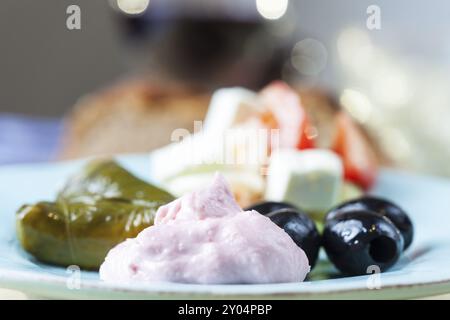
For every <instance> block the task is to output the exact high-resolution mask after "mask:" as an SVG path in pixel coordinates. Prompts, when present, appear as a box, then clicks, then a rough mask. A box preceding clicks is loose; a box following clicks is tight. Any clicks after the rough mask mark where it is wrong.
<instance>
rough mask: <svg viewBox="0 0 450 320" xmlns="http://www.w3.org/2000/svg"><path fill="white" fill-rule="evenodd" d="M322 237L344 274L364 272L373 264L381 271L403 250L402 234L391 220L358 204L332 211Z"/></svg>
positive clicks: (330, 254) (361, 273)
mask: <svg viewBox="0 0 450 320" xmlns="http://www.w3.org/2000/svg"><path fill="white" fill-rule="evenodd" d="M322 238H323V246H324V248H325V251H326V253H327V255H328V257H329V259H330V260H331V261H332V262H333V264H334V265H335V266H336V267H337V268H338V269H339V270H340V271H341V272H342V273H344V274H348V275H363V274H368V273H371V272H373V271H370V268H374V267H377V268H379V270H380V271H385V270H387V269H389V268H390V267H391V266H393V265H394V264H395V263H396V262H397V260H398V258H399V257H400V254H401V253H402V251H403V250H404V239H403V236H402V234H401V233H400V231H399V229H398V228H397V227H396V226H395V224H394V223H393V222H392V221H391V220H390V219H388V218H387V217H386V216H384V215H381V214H379V213H376V212H374V211H371V210H368V209H365V208H364V207H361V206H354V207H353V208H348V209H347V210H344V211H341V212H338V213H333V212H332V214H330V216H328V218H327V220H326V222H325V229H324V232H323V236H322ZM374 270H375V269H374Z"/></svg>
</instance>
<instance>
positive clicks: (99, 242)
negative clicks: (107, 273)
mask: <svg viewBox="0 0 450 320" xmlns="http://www.w3.org/2000/svg"><path fill="white" fill-rule="evenodd" d="M173 199H174V197H173V196H172V195H171V194H169V193H168V192H166V191H164V190H162V189H160V188H157V187H155V186H153V185H151V184H148V183H147V182H145V181H143V180H141V179H139V178H137V177H135V176H133V175H132V174H131V173H129V172H128V171H127V170H125V169H124V168H122V167H120V166H119V165H118V164H117V163H115V162H113V161H95V162H91V163H89V164H88V165H87V166H85V167H84V168H83V170H82V171H81V172H79V173H78V174H77V175H75V176H74V177H72V178H71V179H70V180H69V181H68V183H67V184H66V185H65V187H64V188H63V190H62V191H61V192H60V193H59V194H58V196H57V199H56V201H55V202H40V203H37V204H34V205H24V206H23V207H22V208H20V209H19V211H18V213H17V234H18V238H19V240H20V243H21V244H22V246H23V248H24V249H25V250H26V251H28V252H29V253H31V254H33V255H34V256H35V257H36V258H37V259H39V260H41V261H44V262H48V263H53V264H58V265H64V266H68V265H78V266H80V267H81V268H84V269H97V268H98V267H99V266H100V264H101V263H102V262H103V260H104V258H105V256H106V254H107V252H108V251H109V250H110V249H111V248H112V247H113V246H115V245H116V244H118V243H120V242H122V241H124V240H125V239H127V238H131V237H135V236H136V235H137V234H138V233H139V232H140V231H142V230H143V229H145V228H147V227H149V226H151V225H152V224H153V220H154V215H155V212H156V210H157V209H158V208H159V207H160V206H161V205H163V204H166V203H168V202H170V201H172V200H173Z"/></svg>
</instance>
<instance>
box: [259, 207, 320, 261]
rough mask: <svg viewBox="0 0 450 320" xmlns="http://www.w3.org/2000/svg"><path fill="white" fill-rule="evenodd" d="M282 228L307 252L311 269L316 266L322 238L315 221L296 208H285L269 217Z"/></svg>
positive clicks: (270, 214)
mask: <svg viewBox="0 0 450 320" xmlns="http://www.w3.org/2000/svg"><path fill="white" fill-rule="evenodd" d="M267 217H268V218H270V220H272V221H273V222H274V223H275V224H276V225H277V226H279V227H280V228H282V229H283V230H284V231H286V233H287V234H288V235H289V236H290V237H291V238H292V240H294V242H295V243H296V244H297V245H298V246H299V247H300V248H302V249H303V251H305V253H306V256H307V257H308V261H309V264H310V266H311V269H312V268H314V266H315V265H316V261H317V257H318V256H319V249H320V246H321V237H320V234H319V231H318V230H317V228H316V225H315V223H314V221H313V220H312V219H311V218H310V217H308V215H307V214H306V213H304V212H301V211H300V210H299V209H294V208H284V209H279V210H276V211H273V212H271V213H269V214H268V215H267Z"/></svg>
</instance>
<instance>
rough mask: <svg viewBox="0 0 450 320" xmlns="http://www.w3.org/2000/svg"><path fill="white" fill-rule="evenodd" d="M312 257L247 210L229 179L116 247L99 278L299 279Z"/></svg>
mask: <svg viewBox="0 0 450 320" xmlns="http://www.w3.org/2000/svg"><path fill="white" fill-rule="evenodd" d="M309 270H310V268H309V263H308V258H307V257H306V255H305V253H304V252H303V250H302V249H300V248H299V247H298V246H297V245H296V244H295V243H294V242H293V241H292V239H291V238H290V237H289V236H288V234H287V233H286V232H284V231H283V230H282V229H281V228H279V227H278V226H277V225H275V224H274V223H273V222H272V221H270V219H269V218H267V217H264V216H263V215H261V214H259V213H258V212H256V211H246V212H244V211H242V209H241V208H240V207H239V206H238V204H237V203H236V201H235V199H234V198H233V195H232V194H231V191H230V189H229V187H228V184H227V182H226V181H225V179H224V177H223V176H222V175H220V174H216V176H215V178H214V181H213V183H212V184H211V186H210V187H209V188H207V189H205V190H201V191H197V192H192V193H190V194H187V195H185V196H183V197H181V198H179V199H177V200H175V201H173V202H171V203H169V204H167V205H165V206H162V207H160V208H159V210H158V211H157V213H156V218H155V224H154V225H153V226H151V227H149V228H147V229H145V230H143V231H142V232H141V233H140V234H139V235H138V236H137V237H136V238H134V239H127V240H126V241H124V242H122V243H120V244H118V245H117V246H116V247H115V248H113V249H111V250H110V251H109V253H108V255H107V257H106V259H105V262H104V263H103V264H102V265H101V267H100V278H101V279H102V280H104V281H111V282H134V281H139V282H182V283H200V284H236V283H277V282H278V283H279V282H300V281H303V280H304V279H305V277H306V274H307V273H308V272H309Z"/></svg>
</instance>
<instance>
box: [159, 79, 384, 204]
mask: <svg viewBox="0 0 450 320" xmlns="http://www.w3.org/2000/svg"><path fill="white" fill-rule="evenodd" d="M306 97H307V98H306V99H305V100H306V101H308V107H305V105H304V104H303V100H302V99H301V97H300V95H299V93H298V91H296V90H294V89H292V88H290V87H289V86H288V85H287V84H286V83H283V82H281V81H275V82H273V83H271V84H269V85H268V86H266V87H265V88H263V89H262V90H261V91H260V92H252V91H250V90H247V89H244V88H237V87H235V88H224V89H220V90H218V91H216V92H215V93H214V94H213V96H212V99H211V103H210V106H209V109H208V112H207V115H206V118H205V121H204V124H203V126H202V127H201V128H199V129H200V130H198V131H196V132H195V133H194V134H193V135H190V136H187V137H185V136H183V138H182V139H180V140H181V141H179V142H175V143H173V144H171V145H169V146H167V147H164V148H162V149H159V150H157V151H155V152H154V153H153V161H152V172H155V174H156V179H157V180H158V181H161V183H162V185H163V186H164V187H165V188H167V189H168V190H169V191H170V192H172V193H174V194H176V195H182V194H183V193H185V192H187V191H192V190H195V189H189V185H191V184H192V185H193V186H195V188H199V187H204V186H205V185H206V182H207V181H208V179H209V178H210V177H211V176H212V175H213V174H214V172H215V171H221V172H223V173H224V174H225V175H226V176H227V178H228V179H229V181H230V184H231V188H232V190H233V192H234V194H235V196H236V197H237V199H238V202H239V204H240V205H241V206H243V207H246V206H248V205H250V204H251V203H252V202H256V201H257V200H261V201H262V200H263V198H264V194H265V195H266V196H271V193H272V191H273V190H274V188H272V187H273V186H271V184H270V174H268V172H267V170H268V166H269V168H270V167H277V165H276V164H275V165H273V162H274V161H275V162H276V160H273V158H274V157H272V158H271V155H272V154H275V153H277V151H278V150H283V151H284V150H291V151H292V152H291V154H294V151H296V153H298V154H299V155H298V156H297V157H300V158H301V157H302V156H300V154H304V157H305V158H306V157H307V156H306V155H307V154H308V152H309V149H313V150H317V149H319V150H325V149H327V150H333V151H334V152H335V153H336V154H337V156H334V155H332V154H331V152H329V153H328V154H329V156H328V157H326V156H325V155H323V156H320V157H323V158H328V159H329V160H328V161H329V162H332V161H333V160H331V158H334V159H339V161H341V162H342V164H341V165H339V166H340V167H342V168H343V169H341V171H343V172H344V174H341V173H337V174H339V175H341V176H342V177H340V178H336V180H335V181H336V185H335V186H333V187H332V189H333V190H331V191H330V192H328V193H326V194H325V197H324V198H325V199H324V201H323V203H317V202H318V198H315V199H312V203H308V202H306V203H303V202H302V203H300V204H299V203H298V202H294V204H296V205H300V207H302V208H303V209H304V210H306V211H308V212H309V211H319V212H324V211H326V210H328V209H330V206H333V205H334V204H335V203H336V201H337V199H338V198H340V197H343V199H342V200H348V199H349V198H350V197H349V195H348V194H349V193H350V195H353V194H355V193H356V192H357V191H358V190H359V188H364V189H365V190H367V189H369V188H370V187H371V186H372V185H373V183H374V181H375V179H374V178H375V176H376V166H377V161H378V160H377V159H376V157H375V156H374V154H375V153H374V152H373V151H372V147H371V145H370V143H369V142H368V140H367V138H366V137H365V135H364V134H363V132H362V131H361V129H360V128H359V127H358V126H357V125H356V124H355V123H353V120H352V119H351V118H350V117H349V116H347V115H346V114H345V113H344V111H342V110H339V108H338V107H336V106H335V105H334V104H333V103H331V102H329V101H328V100H327V99H325V100H326V101H328V102H326V103H325V102H324V101H320V102H318V99H311V98H310V97H309V99H308V95H306ZM319 100H320V99H319ZM322 100H323V99H322ZM324 103H325V104H329V105H332V106H329V107H327V108H324V107H321V106H322V105H323V104H324ZM325 109H328V112H325V111H323V110H325ZM325 114H326V116H325ZM320 115H321V116H320ZM264 134H265V135H264ZM353 144H355V146H353ZM314 148H317V149H314ZM318 153H320V154H325V153H324V152H322V151H318ZM312 154H314V153H312ZM308 157H310V156H308ZM319 163H322V162H319ZM298 166H299V167H301V165H300V164H299V165H298ZM336 167H337V166H336ZM267 174H268V175H269V179H268V180H267V182H268V185H267V190H269V191H267V190H265V189H266V179H265V178H266V177H265V176H266V175H267ZM243 175H247V177H248V178H247V177H246V178H240V177H242V176H243ZM256 176H260V177H259V178H257V177H256ZM311 176H312V175H311ZM320 176H322V175H320ZM338 180H339V181H341V182H339V181H338ZM343 180H345V181H343ZM302 181H304V180H302ZM342 181H343V182H342ZM342 183H344V186H343V187H342V188H341V187H340V186H339V185H340V184H342ZM353 186H355V187H354V188H353ZM319 187H320V186H319ZM313 188H314V187H312V188H310V190H312V189H313ZM277 189H279V187H275V190H277ZM267 192H269V193H267ZM338 193H339V194H340V195H339V196H336V195H337V194H338ZM316 194H318V193H316ZM270 199H272V198H269V200H270ZM273 200H276V201H280V200H282V199H281V198H280V196H279V195H277V196H276V198H274V199H273ZM327 202H328V203H327ZM310 205H311V207H309V206H310Z"/></svg>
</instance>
